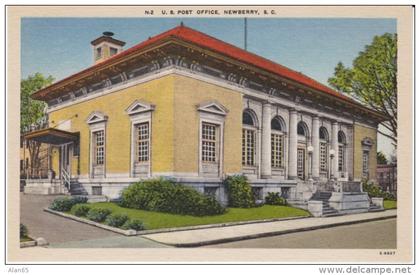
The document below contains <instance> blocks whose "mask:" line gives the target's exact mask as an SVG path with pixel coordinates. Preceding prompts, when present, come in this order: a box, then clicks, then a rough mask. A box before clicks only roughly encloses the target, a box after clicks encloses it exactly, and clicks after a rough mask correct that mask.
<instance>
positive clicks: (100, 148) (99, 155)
mask: <svg viewBox="0 0 420 275" xmlns="http://www.w3.org/2000/svg"><path fill="white" fill-rule="evenodd" d="M93 138H94V142H95V151H94V152H95V155H94V158H95V162H94V163H95V165H103V164H104V158H105V131H104V130H100V131H97V132H94V133H93Z"/></svg>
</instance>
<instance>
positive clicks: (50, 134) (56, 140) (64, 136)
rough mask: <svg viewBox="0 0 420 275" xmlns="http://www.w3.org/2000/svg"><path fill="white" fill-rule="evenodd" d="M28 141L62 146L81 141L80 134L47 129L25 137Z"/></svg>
mask: <svg viewBox="0 0 420 275" xmlns="http://www.w3.org/2000/svg"><path fill="white" fill-rule="evenodd" d="M23 138H24V139H26V140H35V141H38V142H42V143H47V144H53V145H60V144H65V143H69V142H75V141H78V140H79V132H76V133H72V132H67V131H63V130H58V129H55V128H46V129H41V130H37V131H34V132H30V133H27V134H24V135H23Z"/></svg>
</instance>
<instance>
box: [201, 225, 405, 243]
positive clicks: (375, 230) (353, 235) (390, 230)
mask: <svg viewBox="0 0 420 275" xmlns="http://www.w3.org/2000/svg"><path fill="white" fill-rule="evenodd" d="M396 226H397V225H396V219H388V220H383V221H374V222H366V223H359V224H354V225H348V226H337V227H331V228H327V229H318V230H312V231H304V232H299V233H291V234H285V235H279V236H274V237H266V238H258V239H251V240H244V241H237V242H230V243H223V244H217V245H209V246H205V247H216V248H336V249H350V248H361V249H363V248H364V249H395V248H396V246H397V241H396Z"/></svg>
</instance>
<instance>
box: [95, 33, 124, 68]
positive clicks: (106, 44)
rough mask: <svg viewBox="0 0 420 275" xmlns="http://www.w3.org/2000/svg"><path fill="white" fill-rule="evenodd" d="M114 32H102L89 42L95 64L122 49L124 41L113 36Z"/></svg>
mask: <svg viewBox="0 0 420 275" xmlns="http://www.w3.org/2000/svg"><path fill="white" fill-rule="evenodd" d="M113 35H114V33H112V32H104V33H103V34H102V36H100V37H98V38H96V39H95V40H93V41H92V42H90V44H92V46H93V60H94V62H95V64H97V63H100V62H102V61H104V60H107V59H108V58H110V57H111V56H113V55H116V54H118V53H120V52H122V51H123V47H124V45H125V42H124V41H121V40H118V39H115V38H113V37H112V36H113Z"/></svg>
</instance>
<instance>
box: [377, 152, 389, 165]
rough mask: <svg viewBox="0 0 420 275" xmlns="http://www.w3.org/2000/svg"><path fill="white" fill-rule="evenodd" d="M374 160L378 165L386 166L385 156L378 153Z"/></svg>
mask: <svg viewBox="0 0 420 275" xmlns="http://www.w3.org/2000/svg"><path fill="white" fill-rule="evenodd" d="M376 159H377V162H378V164H388V159H387V158H386V156H385V154H384V153H382V152H381V151H379V152H378V153H377V154H376Z"/></svg>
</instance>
